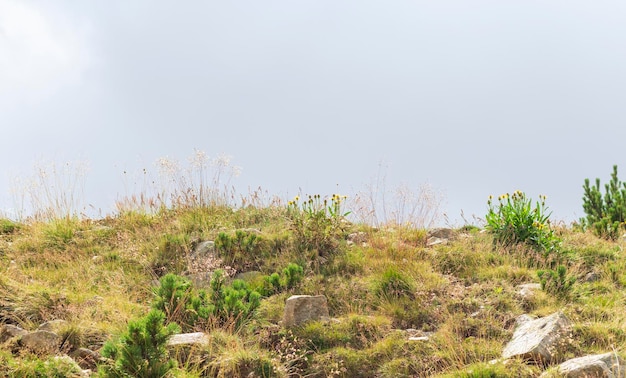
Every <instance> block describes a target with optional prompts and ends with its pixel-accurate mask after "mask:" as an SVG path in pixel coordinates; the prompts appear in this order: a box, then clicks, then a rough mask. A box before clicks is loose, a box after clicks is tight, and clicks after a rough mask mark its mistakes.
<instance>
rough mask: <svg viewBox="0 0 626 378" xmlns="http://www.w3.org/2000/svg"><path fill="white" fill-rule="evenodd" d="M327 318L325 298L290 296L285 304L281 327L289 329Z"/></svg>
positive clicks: (321, 296) (319, 296) (318, 296)
mask: <svg viewBox="0 0 626 378" xmlns="http://www.w3.org/2000/svg"><path fill="white" fill-rule="evenodd" d="M328 317H329V315H328V301H327V300H326V297H325V296H323V295H315V296H311V295H292V296H291V297H289V298H287V302H286V303H285V313H284V316H283V325H284V326H285V327H287V328H289V327H294V326H299V325H301V324H303V323H305V322H308V321H311V320H320V319H323V318H328Z"/></svg>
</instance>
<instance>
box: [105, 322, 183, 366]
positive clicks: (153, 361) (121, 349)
mask: <svg viewBox="0 0 626 378" xmlns="http://www.w3.org/2000/svg"><path fill="white" fill-rule="evenodd" d="M164 321H165V314H163V312H161V311H159V310H152V311H150V312H149V313H148V315H146V316H145V317H144V318H141V319H139V320H136V321H132V322H130V323H129V324H128V329H127V331H126V332H125V333H124V334H123V335H122V336H121V337H120V339H119V340H118V341H117V342H107V343H106V344H105V346H104V347H103V348H102V356H103V357H105V358H107V359H108V361H107V363H105V364H104V365H102V366H101V368H102V372H103V375H104V376H105V377H142V378H152V377H165V376H167V374H168V373H169V372H170V371H171V370H172V369H173V368H174V367H175V366H176V362H175V361H174V360H172V359H170V358H169V355H168V353H167V350H166V344H167V340H168V339H169V337H170V336H171V335H173V334H174V333H176V332H178V331H179V328H178V326H177V325H176V324H175V323H170V324H168V325H167V326H165V325H164Z"/></svg>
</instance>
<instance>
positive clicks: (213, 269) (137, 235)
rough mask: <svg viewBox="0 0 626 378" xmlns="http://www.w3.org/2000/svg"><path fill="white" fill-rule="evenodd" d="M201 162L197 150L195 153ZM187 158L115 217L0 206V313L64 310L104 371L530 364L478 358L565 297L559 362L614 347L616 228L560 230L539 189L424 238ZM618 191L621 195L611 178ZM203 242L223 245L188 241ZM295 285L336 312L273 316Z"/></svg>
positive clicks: (70, 342) (35, 363) (618, 330)
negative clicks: (564, 341) (204, 172)
mask: <svg viewBox="0 0 626 378" xmlns="http://www.w3.org/2000/svg"><path fill="white" fill-rule="evenodd" d="M205 161H206V159H205V158H204V156H203V155H198V156H197V160H196V163H197V164H196V165H195V167H196V168H197V169H200V168H201V167H203V164H204V162H205ZM161 163H162V166H163V167H165V166H167V167H170V166H169V165H167V164H165V162H161ZM170 168H172V169H173V168H174V167H173V166H171V167H170ZM193 172H195V173H194V175H198V176H196V178H197V180H195V181H193V180H186V181H185V180H179V179H180V178H181V176H180V175H179V174H173V176H171V177H173V178H175V180H171V181H168V182H169V184H168V185H175V186H170V187H169V189H168V190H163V191H156V192H155V193H157V195H158V196H159V197H158V198H151V197H150V195H148V194H149V193H146V195H145V196H143V197H137V199H136V201H139V202H133V201H134V200H132V199H131V200H129V202H127V203H126V205H128V207H123V208H121V209H120V213H119V214H116V215H115V216H112V217H107V218H104V219H97V220H95V219H84V218H80V217H77V216H69V217H68V216H66V215H67V214H66V213H67V212H62V213H64V214H66V215H64V216H62V217H56V218H54V219H49V220H46V218H37V219H33V220H32V221H31V220H29V221H25V222H22V221H20V222H19V223H16V224H15V225H16V227H14V226H13V224H12V223H10V222H2V221H0V267H1V268H2V271H3V276H2V279H0V323H2V324H18V325H20V326H22V327H23V328H25V329H27V330H33V329H36V328H37V327H38V326H39V325H40V324H41V323H42V322H44V321H48V320H53V319H65V320H67V322H68V323H67V326H65V327H62V328H59V329H58V330H57V332H58V335H59V336H60V337H61V338H62V346H61V348H62V353H66V352H68V353H69V354H72V352H73V351H76V350H77V349H78V348H81V347H86V348H89V349H91V350H93V351H98V352H100V354H101V355H102V356H103V357H104V359H103V360H102V361H100V366H98V367H96V368H93V367H92V369H95V370H97V371H96V374H97V375H98V376H113V377H130V376H139V377H141V376H144V377H147V376H150V377H152V376H172V377H174V376H175V377H183V378H189V377H200V376H203V377H207V376H208V377H226V376H264V377H286V376H301V377H303V376H309V377H314V376H316V377H317V376H329V377H352V376H358V377H371V378H377V377H439V378H443V377H483V376H485V377H536V376H539V375H541V373H542V371H543V370H545V368H546V367H545V366H540V365H531V364H527V363H526V362H525V361H523V360H510V361H507V362H506V363H496V364H491V363H488V361H491V360H493V359H497V358H498V357H499V356H500V355H501V353H502V348H503V346H504V345H505V344H506V343H507V342H508V341H509V340H510V339H511V337H512V334H513V330H514V329H515V320H516V318H518V317H519V315H521V314H524V313H527V314H530V315H534V316H540V317H541V316H545V315H548V314H551V313H554V312H555V311H558V310H560V311H562V312H563V313H565V314H566V316H568V317H569V319H570V321H571V322H572V323H573V330H574V333H573V334H572V336H573V338H572V339H571V341H572V345H568V346H567V348H568V349H566V350H565V351H564V353H562V354H560V355H559V356H560V357H559V361H560V359H561V356H562V357H563V358H565V357H569V356H570V355H571V356H574V355H575V356H583V355H585V354H596V353H598V352H604V351H610V350H615V352H616V353H618V354H619V355H624V352H625V350H624V347H623V345H624V341H625V340H626V315H624V311H623V298H624V296H625V295H626V275H624V274H623V271H624V267H626V257H625V256H624V254H623V253H622V252H621V251H622V250H623V247H624V245H623V244H624V242H623V241H622V240H618V239H619V238H618V239H611V238H606V237H605V236H604V234H602V233H596V232H595V231H594V227H592V225H591V224H592V223H588V224H587V227H586V228H587V230H584V229H580V228H577V229H571V228H568V227H559V228H558V229H555V228H552V227H551V225H550V222H549V212H548V211H547V207H546V206H545V197H543V196H542V197H540V200H539V202H534V201H532V200H530V199H529V198H527V197H526V196H525V195H524V194H523V193H522V192H516V193H514V194H513V195H511V196H502V197H501V198H500V200H499V201H495V200H493V199H492V200H490V202H489V213H488V222H487V229H489V230H490V231H491V232H486V233H483V232H477V230H476V229H475V228H474V227H470V228H468V227H466V228H463V229H460V230H457V234H458V235H459V237H458V238H456V239H454V240H449V241H448V242H447V243H446V244H439V245H428V235H429V232H428V230H425V229H424V227H423V226H422V225H424V224H427V223H429V222H426V223H424V222H417V221H415V222H412V221H410V222H406V221H404V220H403V219H405V218H403V217H402V216H400V217H399V218H397V219H396V220H390V221H389V222H382V223H381V221H380V220H381V219H382V218H379V222H378V223H379V224H380V225H381V226H385V227H382V228H374V227H372V224H367V223H350V222H349V221H348V220H347V219H346V215H347V214H348V211H346V210H344V209H343V206H345V202H344V201H345V198H344V197H343V196H337V195H335V196H332V197H328V198H327V199H326V201H325V200H324V197H322V196H317V195H316V196H311V197H310V198H308V200H305V201H304V202H302V201H301V200H300V199H299V198H297V199H296V200H294V201H291V202H290V203H289V204H287V206H285V205H284V204H283V203H282V202H281V201H278V200H277V201H274V200H272V201H263V200H262V199H260V198H259V197H258V196H257V197H255V198H249V199H246V200H245V201H242V204H241V206H234V205H231V204H232V202H233V201H234V198H235V197H233V196H224V195H223V193H220V192H218V191H216V189H217V187H216V186H215V185H214V181H212V180H209V179H206V180H204V181H202V180H201V177H200V176H199V174H200V172H199V171H198V170H193ZM615 177H616V175H615ZM157 181H158V180H157ZM613 181H615V180H613ZM616 182H617V184H618V185H615V184H611V185H612V187H619V186H622V185H623V184H621V183H619V181H616ZM181 183H185V186H188V185H187V184H189V183H193V185H192V186H193V189H191V190H188V191H186V189H185V187H184V186H179V184H181ZM209 184H210V185H209ZM205 185H209V186H210V188H206V187H205ZM595 188H596V190H595V191H594V190H593V189H592V187H591V186H590V187H589V190H590V191H592V192H594V193H595V194H594V195H593V196H595V198H596V199H597V197H598V196H597V192H599V185H596V187H595ZM609 189H610V188H609ZM611 190H613V189H610V190H609V193H611V194H610V196H609V197H610V198H611V199H612V200H611V201H612V202H611V203H614V201H615V199H616V198H618V197H619V196H621V194H619V195H618V194H616V193H617V192H611ZM620 190H621V189H620ZM257 195H258V193H257ZM416 198H417V197H416ZM600 198H601V200H602V203H603V206H604V205H606V203H605V200H606V198H605V197H603V196H602V194H601V195H600ZM620 198H621V197H620ZM594 201H595V200H594ZM591 202H593V201H591ZM405 203H406V202H405ZM594 203H599V202H597V201H596V202H594ZM400 205H401V204H400ZM401 207H402V206H400V208H401ZM429 208H431V207H429ZM371 210H372V209H370V211H371ZM359 211H363V214H367V213H368V212H367V211H368V209H365V208H363V209H357V210H355V212H359ZM409 211H410V209H409ZM408 213H409V212H406V213H405V214H408ZM388 214H391V213H388ZM414 214H419V211H416V212H414ZM427 214H430V212H427ZM429 219H430V218H429ZM607 219H609V218H607ZM607 222H609V221H607ZM610 223H611V224H613V225H614V221H612V220H611V222H610ZM607 224H609V223H607ZM390 225H393V227H391V226H390ZM611 227H612V226H611ZM621 227H622V226H621V225H618V228H617V230H618V231H619V230H621ZM601 229H602V230H608V229H610V227H608V226H607V227H604V226H602V227H601ZM353 231H359V233H357V234H355V235H353V236H352V237H350V238H348V233H349V232H353ZM592 231H593V232H592ZM557 232H558V235H557ZM359 234H362V236H363V237H362V238H359V237H358V236H359ZM598 235H602V236H603V238H599V237H598ZM354 236H357V237H356V238H354ZM348 240H350V241H351V242H348ZM204 241H207V242H208V241H214V242H215V246H216V248H215V251H216V254H213V253H207V254H206V255H203V254H200V253H197V254H192V253H190V251H191V249H192V248H193V246H194V245H196V244H197V243H199V242H204ZM494 243H495V244H496V245H497V246H498V248H494V247H493V246H494ZM207 245H210V243H208V244H207ZM565 257H567V258H565ZM205 258H206V260H207V261H204V260H203V261H200V260H202V259H205ZM205 262H206V264H203V263H205ZM229 265H230V268H229V267H228V266H229ZM232 267H234V268H235V269H231V268H232ZM220 268H223V269H224V270H226V271H228V272H229V274H226V273H224V271H222V270H220ZM233 271H236V272H237V273H240V274H241V275H238V276H235V277H240V278H242V280H237V279H234V278H233V277H231V275H232V274H230V273H232V272H233ZM187 274H189V277H186V276H185V275H187ZM582 277H585V278H584V279H582ZM156 279H158V283H157V284H156V285H155V284H154V281H155V280H156ZM205 281H206V282H205ZM533 282H540V283H541V285H542V287H543V291H537V292H535V294H533V296H532V297H530V298H522V296H521V295H520V292H519V287H518V285H520V284H525V283H533ZM292 294H303V295H307V294H310V295H318V294H324V295H325V296H326V297H327V303H328V307H329V313H330V316H331V319H322V320H319V321H311V322H307V323H305V324H303V325H301V326H299V327H294V328H292V329H289V330H287V329H285V328H283V327H282V326H281V319H283V316H284V307H285V300H286V299H287V298H288V297H289V296H290V295H292ZM145 314H148V315H145ZM179 331H181V332H197V331H201V332H204V336H205V338H204V341H205V342H204V343H203V344H202V345H198V346H197V347H194V348H189V350H188V349H186V348H187V347H181V348H180V349H176V350H172V351H169V352H168V350H167V348H165V347H164V346H165V345H166V344H167V340H168V338H169V337H170V336H171V335H172V333H173V332H179ZM105 340H109V341H108V342H105ZM568 340H569V339H568ZM568 342H569V341H568ZM174 359H175V360H176V361H177V362H176V363H174ZM551 365H552V366H551V367H550V368H552V369H553V368H554V365H555V364H551ZM0 371H2V372H3V373H4V375H6V376H15V377H44V376H45V377H48V376H53V377H54V376H58V377H62V376H74V375H77V374H78V372H79V369H78V368H77V367H76V365H75V364H74V363H73V362H72V361H71V360H69V357H67V359H66V358H65V357H63V359H60V358H58V357H46V356H39V355H35V354H33V353H30V352H28V351H27V350H26V349H25V348H23V347H22V346H20V345H19V342H18V341H17V340H16V339H10V340H8V341H7V342H5V343H4V344H2V345H0Z"/></svg>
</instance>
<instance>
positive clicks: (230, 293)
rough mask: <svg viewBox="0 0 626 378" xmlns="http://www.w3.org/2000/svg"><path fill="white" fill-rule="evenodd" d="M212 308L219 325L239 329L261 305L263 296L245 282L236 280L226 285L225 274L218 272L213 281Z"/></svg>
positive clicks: (214, 274) (215, 273)
mask: <svg viewBox="0 0 626 378" xmlns="http://www.w3.org/2000/svg"><path fill="white" fill-rule="evenodd" d="M209 298H210V301H211V306H212V307H211V308H212V312H213V316H214V317H215V319H216V320H217V321H218V324H219V325H222V326H223V325H230V326H234V327H235V329H237V328H239V326H241V325H242V324H243V323H244V322H245V321H246V320H248V319H249V318H250V317H252V315H253V314H254V312H255V311H256V309H257V308H258V307H259V305H260V304H261V294H259V293H258V292H257V291H255V290H252V289H251V288H250V287H249V286H248V284H247V283H246V282H245V281H242V280H234V281H233V282H232V284H230V285H226V284H225V277H224V272H223V271H221V270H216V271H215V272H214V273H213V278H212V279H211V294H210V297H209Z"/></svg>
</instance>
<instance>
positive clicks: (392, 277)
mask: <svg viewBox="0 0 626 378" xmlns="http://www.w3.org/2000/svg"><path fill="white" fill-rule="evenodd" d="M374 294H376V296H378V297H379V298H385V299H393V298H401V297H411V296H412V295H413V285H412V284H411V282H410V281H409V279H408V278H407V277H405V276H404V275H403V274H402V273H401V272H399V271H398V270H397V269H396V268H395V267H390V268H387V270H385V271H384V272H383V274H382V277H381V278H380V279H379V280H378V281H377V282H376V283H375V287H374Z"/></svg>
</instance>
